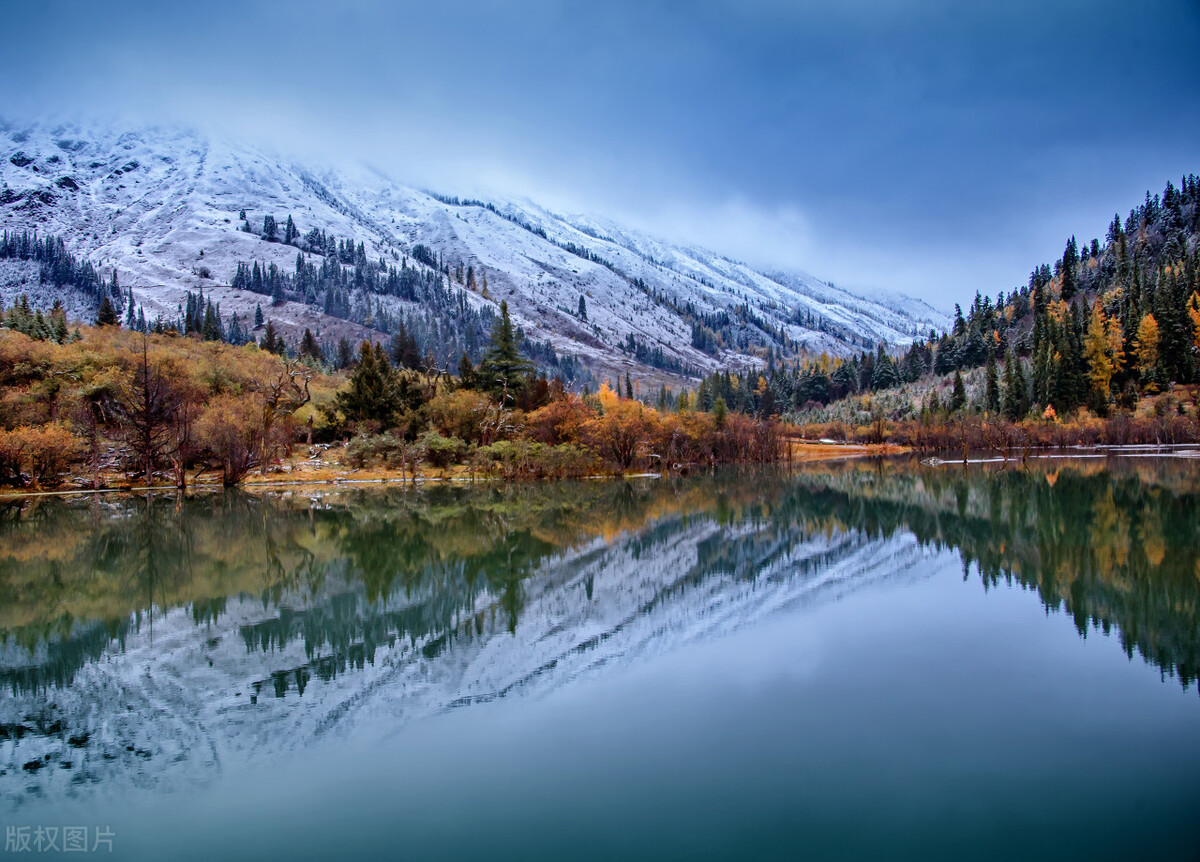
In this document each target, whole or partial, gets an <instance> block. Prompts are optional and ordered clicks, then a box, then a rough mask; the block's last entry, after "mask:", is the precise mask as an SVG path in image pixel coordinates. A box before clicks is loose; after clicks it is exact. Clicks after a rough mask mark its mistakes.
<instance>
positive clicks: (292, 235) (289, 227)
mask: <svg viewBox="0 0 1200 862" xmlns="http://www.w3.org/2000/svg"><path fill="white" fill-rule="evenodd" d="M298 236H300V231H298V230H296V223H295V222H294V221H292V216H291V214H290V213H289V214H288V217H287V224H286V225H284V227H283V241H284V243H286V244H287V245H291V244H292V241H293V240H295V239H296V237H298Z"/></svg>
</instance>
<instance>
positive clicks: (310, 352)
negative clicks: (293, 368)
mask: <svg viewBox="0 0 1200 862" xmlns="http://www.w3.org/2000/svg"><path fill="white" fill-rule="evenodd" d="M290 218H291V217H290V216H289V219H290ZM297 355H298V356H299V357H300V358H301V359H311V360H312V361H313V362H317V363H320V364H322V365H323V364H324V363H325V353H324V352H323V351H322V350H321V345H319V344H317V339H316V336H314V335H313V334H312V330H311V329H309V328H308V327H305V329H304V335H303V336H302V337H301V339H300V349H299V350H298V351H297Z"/></svg>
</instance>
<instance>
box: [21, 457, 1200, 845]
mask: <svg viewBox="0 0 1200 862" xmlns="http://www.w3.org/2000/svg"><path fill="white" fill-rule="evenodd" d="M0 641H2V643H3V646H2V647H0V828H3V829H4V832H5V838H6V845H5V855H6V856H7V855H12V856H13V857H14V858H15V857H17V856H20V855H21V854H22V853H25V852H28V853H30V854H32V855H46V856H51V855H55V851H56V850H62V849H64V848H63V844H64V842H65V841H67V840H69V841H70V842H71V843H72V847H78V846H79V844H78V842H79V840H80V839H81V838H82V839H83V840H84V841H85V842H86V845H85V846H86V850H87V852H88V853H89V854H95V853H99V854H101V855H103V856H106V857H107V858H120V859H124V858H131V859H255V860H263V859H272V858H285V859H343V858H344V859H353V858H364V859H467V858H470V859H481V858H482V859H489V860H491V859H638V858H645V859H733V858H737V859H772V858H779V859H805V860H815V859H935V858H945V859H956V860H957V859H1023V860H1026V859H1056V860H1061V859H1089V860H1098V859H1114V860H1116V859H1121V860H1125V859H1180V860H1192V862H1194V860H1196V859H1197V858H1200V696H1198V694H1197V673H1198V671H1200V465H1198V464H1197V462H1195V461H1190V462H1189V461H1186V460H1166V459H1163V460H1159V459H1150V458H1138V459H1123V460H1105V459H1099V460H1078V461H1038V462H1031V463H1030V464H1029V465H1026V466H1025V467H1020V466H1013V465H1009V466H1005V465H996V464H992V465H980V466H973V467H970V468H963V467H962V466H950V465H944V466H940V467H922V466H920V465H917V464H915V463H912V462H869V461H859V462H848V463H840V464H829V465H814V466H812V467H808V468H804V469H800V470H797V471H796V472H794V473H790V474H778V473H770V472H729V473H721V474H718V475H716V476H703V477H689V478H682V479H670V480H668V479H645V480H636V481H630V482H618V481H595V482H581V483H558V484H546V485H521V486H508V487H498V486H494V485H488V486H482V485H481V486H477V487H446V486H441V487H430V488H423V489H420V490H412V489H408V490H402V489H396V488H390V489H383V488H372V489H370V490H346V489H344V488H338V489H335V488H334V487H333V486H329V487H327V488H326V487H322V488H320V489H307V490H302V489H295V490H292V491H288V492H282V493H276V494H272V495H269V496H265V497H264V496H253V495H247V494H241V493H224V494H218V493H213V494H198V495H196V496H191V497H188V498H186V499H182V498H177V497H175V496H172V495H161V496H156V497H153V498H150V499H147V498H145V497H140V498H139V497H131V496H99V497H94V498H83V499H70V500H68V499H52V498H39V499H33V500H28V501H25V502H23V503H17V504H4V505H3V506H2V507H0ZM68 827H69V828H70V829H69V831H68ZM52 841H53V843H52ZM110 846H111V847H112V852H111V853H109V852H108V850H109V847H110ZM47 847H51V848H53V849H49V850H48V849H47ZM63 855H66V856H68V858H76V857H75V855H74V853H71V854H66V853H64V854H63Z"/></svg>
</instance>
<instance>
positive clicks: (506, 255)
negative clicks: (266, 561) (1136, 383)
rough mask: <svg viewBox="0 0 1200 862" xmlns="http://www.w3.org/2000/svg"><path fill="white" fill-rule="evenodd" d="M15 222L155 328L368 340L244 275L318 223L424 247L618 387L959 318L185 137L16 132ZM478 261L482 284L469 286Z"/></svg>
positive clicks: (10, 162)
mask: <svg viewBox="0 0 1200 862" xmlns="http://www.w3.org/2000/svg"><path fill="white" fill-rule="evenodd" d="M243 211H245V214H246V217H245V219H242V218H241V217H240V216H241V213H242V212H243ZM265 216H274V218H275V219H277V220H278V223H279V225H280V232H281V233H282V231H283V225H284V222H285V220H286V219H287V217H288V216H291V217H292V218H293V220H294V223H295V225H296V226H297V228H298V230H299V233H300V237H299V238H298V239H297V240H296V241H295V243H294V245H289V244H286V243H284V242H268V241H266V240H264V239H263V238H262V236H261V233H262V225H263V220H264V217H265ZM246 225H249V226H250V228H251V229H250V231H249V232H248V231H247V230H245V229H244V228H245V226H246ZM0 228H2V229H4V230H8V231H10V232H11V231H23V230H33V229H36V230H38V231H40V232H41V233H42V234H45V233H54V234H57V235H61V236H62V237H63V238H64V239H65V241H66V243H67V246H68V249H69V250H70V251H71V252H73V253H75V254H77V255H80V256H83V257H86V258H87V259H88V260H90V261H91V262H93V263H94V264H96V265H97V266H99V267H101V271H102V273H103V274H105V275H107V274H109V273H111V271H112V269H113V268H114V267H115V268H116V270H117V272H118V274H119V279H120V283H121V285H122V287H124V288H131V289H132V291H133V295H134V298H135V300H136V301H137V302H138V303H139V304H141V305H142V306H143V307H144V308H145V311H146V314H147V316H148V317H149V318H151V319H153V318H154V316H155V315H158V314H161V315H163V316H165V317H170V316H174V315H175V314H176V313H177V309H178V307H179V305H180V303H181V302H182V301H183V299H184V294H185V291H188V290H191V291H195V290H197V289H200V288H202V289H203V290H204V291H205V293H206V295H208V296H209V297H210V298H212V299H213V300H214V301H217V302H219V303H220V304H221V308H222V312H223V314H226V315H228V314H231V313H237V314H239V315H240V316H242V318H243V319H246V317H247V316H249V315H252V314H253V312H254V309H255V306H256V305H258V304H260V303H262V304H263V306H264V309H266V310H267V312H268V315H267V316H268V317H270V318H271V319H273V320H275V321H276V323H277V324H278V325H280V326H281V327H282V328H283V329H284V330H285V331H286V332H289V334H292V335H294V334H295V333H296V332H298V330H299V328H301V327H306V326H307V327H310V328H312V329H314V331H315V330H318V329H320V330H321V331H322V333H323V336H324V337H326V338H332V337H336V336H340V335H351V336H353V337H361V335H362V334H363V333H364V332H365V331H366V330H365V329H363V328H362V327H355V326H351V325H348V324H347V323H346V322H345V321H344V320H339V319H335V318H334V317H331V316H329V315H326V314H324V313H323V312H324V311H325V310H327V306H323V305H321V304H320V303H314V302H313V301H312V298H311V297H309V298H308V299H309V301H308V302H307V303H305V302H302V301H288V302H283V303H277V304H275V305H274V306H271V307H269V308H268V303H267V302H264V297H263V296H262V295H259V294H256V293H252V292H250V291H245V290H235V289H233V288H232V287H230V284H231V281H232V280H233V276H234V274H235V271H236V268H237V265H238V263H239V262H246V263H251V262H254V261H258V262H261V263H262V264H263V266H264V267H265V266H269V265H270V264H275V265H276V266H277V267H278V268H279V269H280V270H282V271H284V272H287V273H290V272H292V271H293V269H294V268H295V266H296V259H297V253H298V251H302V250H306V249H309V248H310V246H308V245H307V244H306V242H305V239H304V237H305V235H306V234H307V233H308V232H309V231H311V230H313V229H318V230H320V231H324V232H325V234H327V235H329V236H331V237H337V238H338V239H339V240H343V239H349V240H351V241H352V242H353V243H354V245H355V247H357V246H358V245H359V244H362V246H363V248H364V250H365V257H366V259H367V261H368V262H369V264H370V265H371V266H375V265H381V266H397V267H399V266H401V265H402V264H407V265H410V266H413V267H420V266H424V265H423V264H418V263H417V262H416V261H415V259H414V257H413V252H414V249H416V248H417V246H424V247H425V248H426V249H429V250H431V252H432V256H431V257H432V259H433V262H434V263H435V265H436V266H437V267H438V268H442V267H443V266H444V270H443V272H444V273H445V275H444V276H443V277H444V278H445V279H446V281H447V283H448V284H449V287H450V288H452V291H455V292H457V291H461V296H459V295H456V296H455V301H456V302H458V303H460V305H461V306H462V307H469V308H472V309H475V310H477V311H481V312H483V313H484V314H485V315H486V314H488V313H490V312H491V311H492V310H493V309H494V308H495V307H496V305H497V304H498V303H499V301H500V300H507V302H508V305H509V308H510V311H511V312H512V314H513V316H514V318H515V320H516V322H517V323H518V324H519V325H521V326H522V327H523V328H524V330H525V333H526V335H527V336H529V337H530V338H532V339H535V340H537V341H543V342H548V343H549V344H551V345H552V346H553V347H554V348H555V350H556V351H557V352H558V353H559V354H560V355H577V356H579V357H580V359H582V360H583V361H584V363H585V364H586V365H589V366H591V367H592V368H593V369H594V370H596V371H598V372H600V373H602V374H607V373H610V372H612V371H616V370H622V369H625V368H629V367H639V365H640V367H641V370H642V371H644V372H647V373H650V374H653V373H654V372H651V371H650V369H648V368H646V367H645V362H651V363H652V364H655V365H657V366H658V369H659V370H660V371H670V372H675V373H678V372H680V371H683V372H696V371H708V370H711V369H714V368H717V367H721V366H732V367H739V366H742V367H744V366H746V365H747V364H751V363H755V362H759V361H761V359H762V357H763V356H764V355H765V354H766V351H767V348H768V346H769V347H771V348H772V349H773V350H774V351H775V352H776V353H784V354H787V353H792V352H795V351H797V350H801V349H803V350H807V351H809V352H811V353H819V352H821V351H828V352H830V353H833V354H845V353H847V352H848V351H850V350H854V349H861V348H862V347H864V346H869V345H873V344H875V343H876V342H877V341H880V340H884V341H887V342H889V343H892V344H904V343H906V342H908V341H909V340H911V338H912V337H913V336H914V335H915V334H918V333H920V334H925V333H926V332H927V331H928V330H929V329H930V328H939V329H940V328H944V327H945V326H946V325H947V324H948V320H947V319H946V317H945V316H944V315H943V314H941V313H940V312H938V311H937V310H935V309H933V308H932V307H930V306H928V305H926V304H924V303H922V302H920V301H917V300H913V299H911V298H908V297H902V296H889V295H884V294H880V295H878V296H872V297H863V296H856V295H854V294H851V293H849V292H847V291H845V290H842V289H840V288H837V287H835V286H834V285H832V284H829V283H827V282H824V281H821V280H820V279H817V278H814V277H813V276H810V275H808V274H806V273H802V272H786V273H767V272H762V271H759V270H756V269H754V268H752V267H750V266H748V265H746V264H743V263H738V262H736V261H733V260H730V259H728V258H726V257H723V256H722V255H720V254H717V253H715V252H712V251H709V250H706V249H702V248H699V247H696V246H691V245H681V244H675V243H669V242H665V241H661V240H657V239H654V238H652V237H650V236H647V235H645V234H643V233H640V232H638V231H634V230H630V229H627V228H624V227H622V226H620V225H618V224H615V223H613V222H612V221H609V220H606V219H601V218H594V217H587V216H581V215H560V214H555V213H552V212H550V211H548V210H546V209H544V208H542V207H539V206H537V205H536V204H533V203H531V202H528V201H523V200H489V201H460V200H458V199H456V198H451V197H444V196H441V195H436V194H433V193H429V192H425V191H421V190H418V189H415V188H412V187H410V186H406V185H404V184H401V183H399V182H396V181H394V180H392V179H391V178H389V177H387V176H385V175H383V174H381V173H379V172H377V171H374V170H372V169H369V168H366V167H362V168H355V169H348V170H342V171H336V172H335V171H333V170H329V169H322V168H318V167H315V166H305V165H300V164H296V163H294V162H291V161H288V160H282V159H279V158H277V157H275V156H273V155H271V154H269V153H267V152H265V151H263V150H260V149H258V148H256V147H252V146H247V145H244V144H241V143H233V142H230V141H226V140H221V139H217V138H213V137H210V136H208V135H205V134H202V133H199V132H196V131H192V130H185V129H179V128H160V127H151V128H138V129H115V128H112V127H109V126H103V125H79V124H63V125H50V124H35V125H30V126H25V125H18V124H12V123H5V122H0ZM421 256H422V257H427V258H428V257H430V256H426V255H421ZM305 257H306V258H307V259H309V260H310V261H311V262H313V263H315V264H317V265H319V264H320V262H321V260H322V257H321V255H319V254H313V253H311V252H309V251H305ZM0 264H2V266H0V290H2V291H3V295H4V298H5V299H6V300H8V299H11V297H12V296H13V295H15V294H16V293H19V292H21V291H27V290H32V289H33V288H35V287H36V286H37V285H36V282H37V270H36V268H32V267H30V266H29V265H28V262H25V263H21V262H17V261H11V260H10V261H0ZM468 267H470V268H471V269H472V270H473V271H474V273H475V274H476V283H475V289H474V290H469V289H467V284H466V281H467V280H466V278H462V280H461V282H460V281H459V277H460V273H463V274H465V272H466V271H467V268H468ZM484 279H486V285H487V289H486V292H485V291H484V289H483V284H484ZM46 295H47V294H45V293H43V294H42V296H43V298H44V297H45V296H46ZM581 297H583V299H584V304H585V307H586V319H585V318H584V316H583V315H582V314H581V313H580V298H581ZM297 298H300V299H303V298H301V297H297ZM350 306H351V308H352V310H351V311H350V312H349V316H350V317H351V318H352V319H354V320H355V322H357V323H359V324H367V325H371V324H372V323H374V322H375V321H377V320H379V319H381V318H382V317H383V315H381V314H380V311H381V310H382V311H385V312H386V314H387V315H390V316H391V319H398V318H400V317H403V316H405V315H414V314H416V315H418V316H419V314H420V313H421V309H420V307H419V304H414V303H413V302H411V301H407V300H405V299H404V298H402V297H400V296H372V297H367V296H361V295H355V296H353V297H351V301H350ZM432 331H433V332H436V331H437V330H432ZM631 338H632V341H631ZM426 346H432V345H426ZM659 351H661V352H659ZM639 358H640V359H641V360H642V362H641V363H639V361H638V359H639Z"/></svg>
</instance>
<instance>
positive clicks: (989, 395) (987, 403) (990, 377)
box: [983, 350, 1000, 416]
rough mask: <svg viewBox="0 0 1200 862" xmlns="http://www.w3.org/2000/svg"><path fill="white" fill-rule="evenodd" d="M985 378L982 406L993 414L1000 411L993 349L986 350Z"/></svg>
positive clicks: (997, 377) (998, 383) (998, 384)
mask: <svg viewBox="0 0 1200 862" xmlns="http://www.w3.org/2000/svg"><path fill="white" fill-rule="evenodd" d="M985 380H986V383H985V385H984V395H983V408H984V410H986V411H987V412H988V413H990V414H992V415H993V416H994V415H997V414H998V413H999V412H1000V380H999V376H998V375H997V373H996V353H995V351H993V350H989V351H988V357H987V371H986V372H985Z"/></svg>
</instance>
